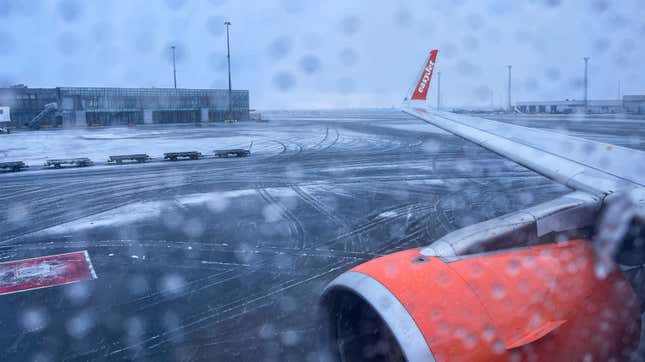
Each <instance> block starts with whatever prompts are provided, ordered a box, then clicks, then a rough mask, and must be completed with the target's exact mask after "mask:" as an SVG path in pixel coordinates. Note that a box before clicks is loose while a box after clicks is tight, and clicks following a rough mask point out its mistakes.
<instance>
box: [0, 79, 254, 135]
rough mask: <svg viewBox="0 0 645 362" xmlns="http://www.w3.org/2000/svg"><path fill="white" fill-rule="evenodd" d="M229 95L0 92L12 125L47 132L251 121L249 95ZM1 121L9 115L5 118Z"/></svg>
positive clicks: (94, 90)
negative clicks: (48, 128) (34, 125)
mask: <svg viewBox="0 0 645 362" xmlns="http://www.w3.org/2000/svg"><path fill="white" fill-rule="evenodd" d="M231 104H232V112H231V113H232V114H229V112H228V107H229V98H228V90H226V89H174V88H70V87H60V88H28V87H25V86H23V85H19V86H15V87H11V88H0V109H2V110H3V114H9V115H10V116H9V117H10V124H11V125H13V126H16V127H20V126H25V125H29V124H30V123H33V122H34V119H36V121H37V122H38V123H39V124H40V125H42V126H57V125H70V126H85V125H126V124H151V123H195V122H217V121H223V120H225V119H237V120H239V121H246V120H248V119H249V92H248V91H247V90H234V91H233V92H232V97H231ZM0 119H3V115H1V114H0Z"/></svg>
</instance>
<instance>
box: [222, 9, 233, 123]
mask: <svg viewBox="0 0 645 362" xmlns="http://www.w3.org/2000/svg"><path fill="white" fill-rule="evenodd" d="M224 25H226V59H227V60H228V116H229V117H231V114H232V113H233V100H232V98H231V97H232V96H233V88H232V86H231V43H230V41H229V35H228V27H229V26H230V25H231V22H230V21H226V22H224Z"/></svg>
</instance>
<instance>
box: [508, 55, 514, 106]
mask: <svg viewBox="0 0 645 362" xmlns="http://www.w3.org/2000/svg"><path fill="white" fill-rule="evenodd" d="M507 67H508V113H513V108H512V105H511V69H513V66H512V65H507Z"/></svg>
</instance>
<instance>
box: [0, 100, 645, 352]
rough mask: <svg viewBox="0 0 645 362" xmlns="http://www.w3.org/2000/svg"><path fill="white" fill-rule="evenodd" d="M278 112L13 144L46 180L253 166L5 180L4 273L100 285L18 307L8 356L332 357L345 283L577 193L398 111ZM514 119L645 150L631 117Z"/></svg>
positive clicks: (0, 241) (12, 311)
mask: <svg viewBox="0 0 645 362" xmlns="http://www.w3.org/2000/svg"><path fill="white" fill-rule="evenodd" d="M267 115H268V116H269V118H270V119H271V121H270V122H268V123H255V122H253V123H243V124H235V125H219V124H218V125H215V126H206V127H194V126H146V127H137V128H99V129H71V130H48V131H39V132H17V133H14V134H11V135H8V136H5V135H0V161H3V160H24V161H25V162H27V163H29V164H32V165H34V166H38V165H40V164H42V163H43V162H44V161H45V160H46V159H47V158H67V157H89V158H91V159H93V160H95V161H97V162H99V163H100V162H104V161H105V160H107V157H108V156H110V155H114V154H123V153H148V154H149V155H150V156H152V157H155V158H160V157H162V154H163V153H164V152H171V151H189V150H196V151H201V152H203V153H206V154H208V153H211V152H212V150H213V149H216V148H228V147H232V148H240V147H245V146H247V145H248V144H250V143H251V142H253V154H252V155H251V157H248V158H240V159H215V158H212V159H211V158H209V159H203V160H198V161H178V162H162V161H159V162H152V163H148V164H143V165H139V164H133V165H121V166H117V165H113V166H107V165H103V164H98V165H97V166H94V167H88V168H82V169H66V170H35V171H24V172H20V173H3V174H0V191H1V192H0V204H1V205H3V208H2V209H0V226H1V228H0V261H6V260H16V259H23V258H29V257H34V256H42V255H50V254H58V253H64V252H71V251H78V250H87V251H88V253H89V255H90V258H91V260H92V263H93V265H94V269H95V271H96V274H97V276H98V279H95V280H88V281H83V282H80V283H76V284H70V285H66V286H61V287H54V288H45V289H39V290H34V291H30V292H24V293H18V294H12V295H6V296H3V299H2V302H3V306H4V307H2V308H0V313H1V315H0V320H1V321H3V329H4V332H3V333H2V334H0V351H1V352H0V359H1V360H3V361H13V360H16V361H17V360H24V359H27V360H30V359H33V358H36V357H38V356H40V355H46V356H49V357H51V358H52V359H54V360H79V361H81V360H83V361H84V360H96V359H99V360H101V359H110V360H114V359H132V358H140V359H148V360H155V361H162V360H184V359H187V360H298V361H301V360H315V359H316V357H317V356H316V335H317V333H318V328H319V325H318V323H317V321H316V310H315V309H316V303H317V300H318V295H319V293H320V292H321V291H322V288H323V287H324V285H325V284H326V283H327V282H329V281H330V280H331V279H333V278H334V277H335V276H337V275H338V274H339V273H341V272H343V271H344V270H347V269H349V268H351V267H352V266H354V265H356V264H358V263H362V262H364V261H367V260H369V259H371V258H373V257H375V256H379V255H383V254H386V253H390V252H392V251H396V250H402V249H406V248H411V247H418V246H423V245H427V244H429V243H430V241H432V240H435V239H437V238H439V237H441V236H443V235H444V234H446V233H448V232H450V231H453V230H455V229H457V228H459V227H462V226H465V225H469V224H472V223H474V222H478V221H482V220H485V219H489V218H492V217H496V216H499V215H501V214H504V213H507V212H511V211H515V210H518V209H522V208H525V207H528V206H531V205H535V204H537V203H540V202H543V201H546V200H550V199H553V198H555V197H557V196H559V195H562V194H565V193H567V192H569V190H568V189H566V188H565V187H563V186H560V185H557V184H554V183H553V182H551V181H550V180H547V179H545V178H543V177H541V176H539V175H536V174H534V173H533V172H531V171H529V170H527V169H525V168H523V167H520V166H517V165H515V164H513V163H512V162H509V161H506V160H503V159H501V158H499V157H498V156H497V155H495V154H493V153H491V152H488V151H485V150H483V149H481V148H480V147H478V146H474V145H471V144H468V143H466V142H465V141H462V140H460V139H458V138H456V137H454V136H451V135H448V134H446V133H445V132H442V131H440V130H438V129H436V128H434V127H431V126H429V125H427V124H424V123H422V122H420V121H418V120H415V119H411V118H410V117H409V116H407V115H405V114H403V113H401V112H398V111H396V110H358V111H324V112H322V111H321V112H306V111H303V112H274V113H269V114H267ZM511 121H513V122H514V123H529V122H534V123H533V124H532V125H535V126H537V127H541V128H556V129H558V128H566V130H568V131H570V132H573V133H576V134H577V135H583V136H584V135H588V136H589V137H590V138H594V139H598V140H604V141H608V142H612V141H613V140H619V141H620V142H623V144H622V145H624V146H631V147H636V148H643V143H642V140H643V139H645V131H643V130H641V128H642V127H640V124H638V123H637V122H634V121H630V120H624V121H615V120H602V121H598V120H594V121H590V122H585V121H584V119H583V120H582V121H580V120H577V119H576V120H566V119H565V120H562V119H560V120H558V119H556V120H555V121H554V120H550V119H542V118H539V117H537V118H535V119H533V120H532V119H529V118H524V117H522V118H520V119H515V120H511ZM553 122H558V125H554V123H553ZM610 122H617V123H614V124H612V123H610ZM621 122H622V123H621ZM608 124H609V125H608ZM625 130H627V131H625ZM627 132H628V133H627Z"/></svg>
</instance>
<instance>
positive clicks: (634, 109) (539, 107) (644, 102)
mask: <svg viewBox="0 0 645 362" xmlns="http://www.w3.org/2000/svg"><path fill="white" fill-rule="evenodd" d="M515 108H516V109H517V110H518V111H519V112H521V113H596V114H607V113H609V114H611V113H632V114H645V96H643V95H629V96H624V97H623V99H616V100H612V99H609V100H589V101H588V102H587V104H585V102H584V101H582V100H569V99H567V100H564V101H541V102H517V104H516V105H515Z"/></svg>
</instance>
